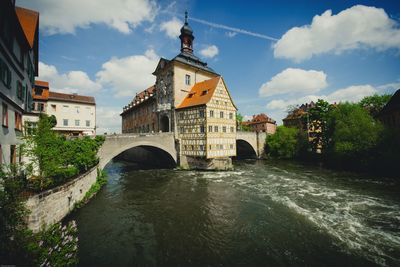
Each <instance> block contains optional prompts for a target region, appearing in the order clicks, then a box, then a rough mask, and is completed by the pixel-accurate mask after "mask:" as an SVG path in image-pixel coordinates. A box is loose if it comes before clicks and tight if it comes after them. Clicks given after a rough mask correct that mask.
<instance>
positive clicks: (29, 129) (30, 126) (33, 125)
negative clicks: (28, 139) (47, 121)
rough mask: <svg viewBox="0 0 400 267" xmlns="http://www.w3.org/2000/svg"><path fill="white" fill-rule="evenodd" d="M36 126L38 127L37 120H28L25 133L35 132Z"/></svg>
mask: <svg viewBox="0 0 400 267" xmlns="http://www.w3.org/2000/svg"><path fill="white" fill-rule="evenodd" d="M36 128H37V122H32V121H26V122H25V135H32V134H34V133H35V129H36Z"/></svg>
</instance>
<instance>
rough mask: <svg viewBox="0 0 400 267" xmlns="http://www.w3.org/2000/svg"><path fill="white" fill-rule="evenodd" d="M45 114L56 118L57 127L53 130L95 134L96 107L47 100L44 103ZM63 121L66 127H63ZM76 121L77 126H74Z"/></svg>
mask: <svg viewBox="0 0 400 267" xmlns="http://www.w3.org/2000/svg"><path fill="white" fill-rule="evenodd" d="M46 114H47V115H49V116H51V115H54V116H55V117H56V119H57V125H56V126H55V127H54V128H53V129H54V130H56V131H60V132H64V133H68V132H70V133H72V132H75V133H78V132H79V133H83V134H84V135H95V134H96V105H91V104H83V103H74V102H67V101H54V100H51V99H49V100H48V101H47V103H46ZM64 120H68V125H64ZM76 121H77V123H78V124H79V125H76V124H77V123H76ZM86 121H88V122H89V126H87V124H86Z"/></svg>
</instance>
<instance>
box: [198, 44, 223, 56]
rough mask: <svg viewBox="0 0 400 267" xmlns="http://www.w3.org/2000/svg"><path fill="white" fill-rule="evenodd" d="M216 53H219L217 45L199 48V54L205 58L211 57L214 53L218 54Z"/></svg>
mask: <svg viewBox="0 0 400 267" xmlns="http://www.w3.org/2000/svg"><path fill="white" fill-rule="evenodd" d="M218 53H219V50H218V47H217V46H215V45H210V46H207V47H206V48H204V49H202V50H200V55H202V56H203V57H207V58H213V57H215V56H216V55H218Z"/></svg>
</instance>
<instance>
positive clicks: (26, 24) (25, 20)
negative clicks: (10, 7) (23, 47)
mask: <svg viewBox="0 0 400 267" xmlns="http://www.w3.org/2000/svg"><path fill="white" fill-rule="evenodd" d="M15 12H16V13H17V17H18V20H19V23H20V24H21V27H22V30H23V31H24V34H25V37H26V40H27V41H28V43H29V45H30V47H31V48H33V47H34V45H35V37H36V31H37V30H38V27H39V13H38V12H36V11H33V10H30V9H26V8H22V7H15Z"/></svg>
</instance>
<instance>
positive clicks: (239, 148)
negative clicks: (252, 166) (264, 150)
mask: <svg viewBox="0 0 400 267" xmlns="http://www.w3.org/2000/svg"><path fill="white" fill-rule="evenodd" d="M257 156H258V154H257V150H256V149H255V148H254V147H253V146H252V145H251V144H250V143H249V142H248V141H247V140H243V139H236V158H237V159H256V158H257Z"/></svg>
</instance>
